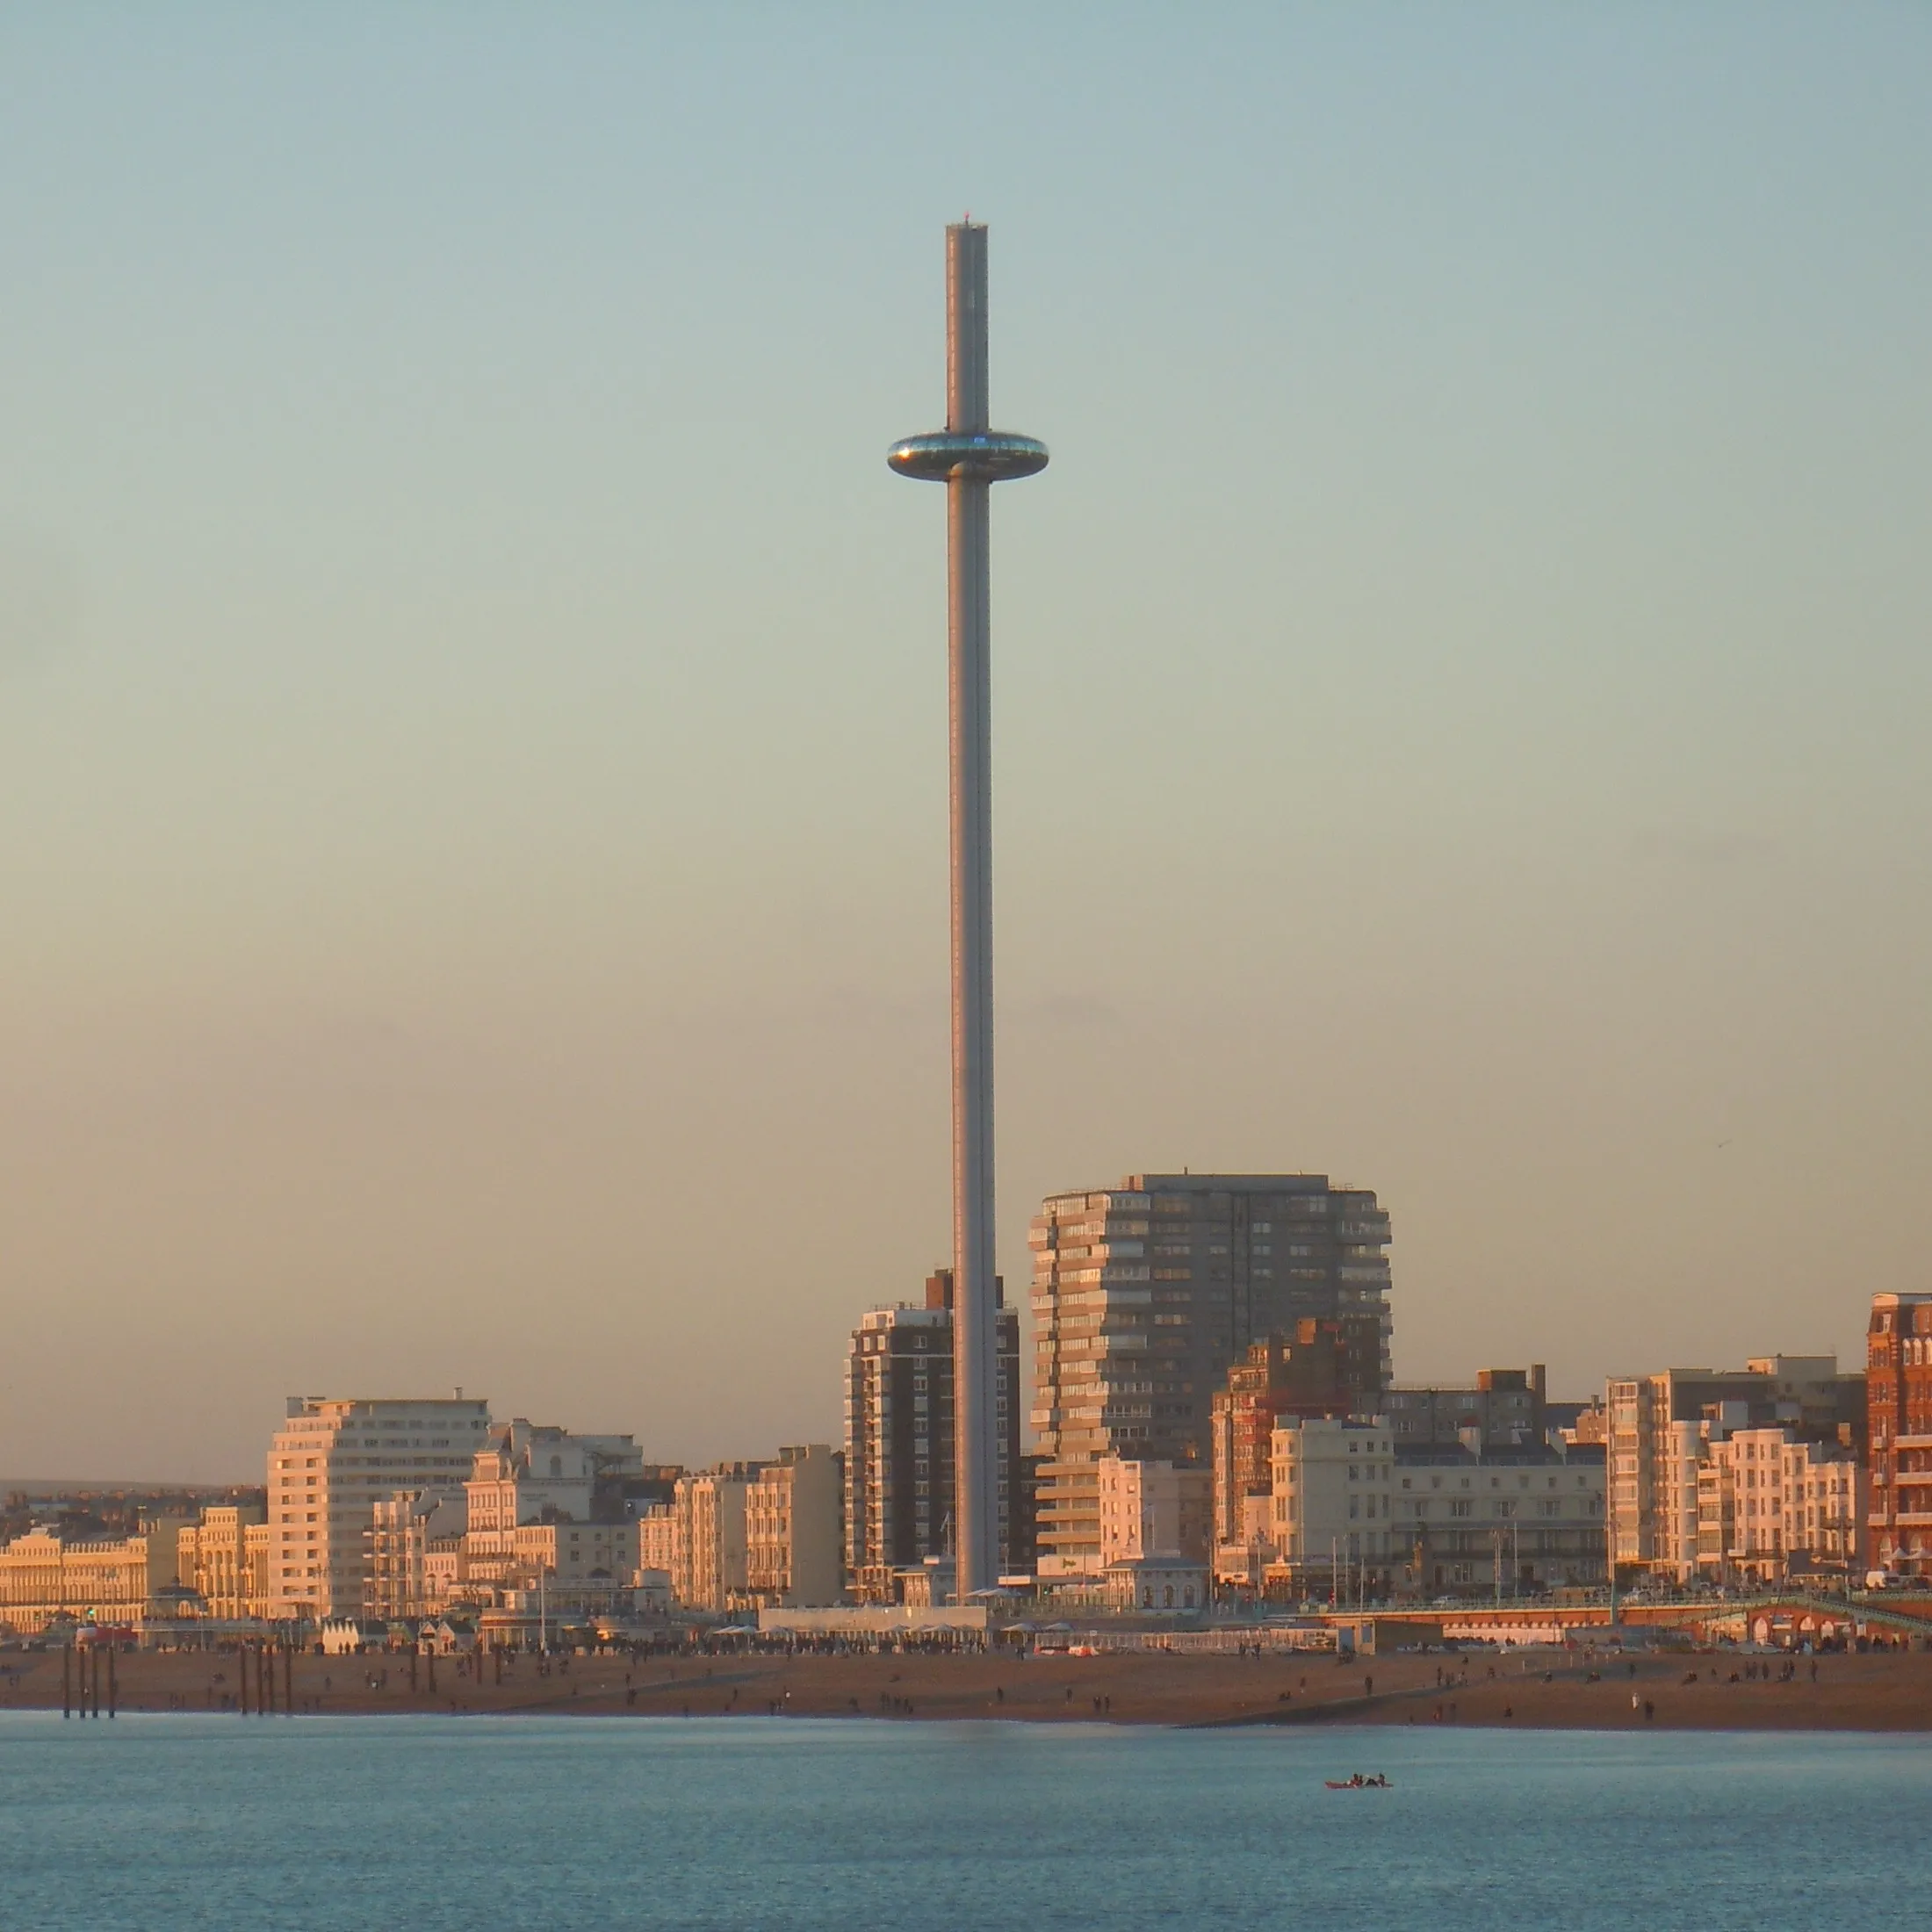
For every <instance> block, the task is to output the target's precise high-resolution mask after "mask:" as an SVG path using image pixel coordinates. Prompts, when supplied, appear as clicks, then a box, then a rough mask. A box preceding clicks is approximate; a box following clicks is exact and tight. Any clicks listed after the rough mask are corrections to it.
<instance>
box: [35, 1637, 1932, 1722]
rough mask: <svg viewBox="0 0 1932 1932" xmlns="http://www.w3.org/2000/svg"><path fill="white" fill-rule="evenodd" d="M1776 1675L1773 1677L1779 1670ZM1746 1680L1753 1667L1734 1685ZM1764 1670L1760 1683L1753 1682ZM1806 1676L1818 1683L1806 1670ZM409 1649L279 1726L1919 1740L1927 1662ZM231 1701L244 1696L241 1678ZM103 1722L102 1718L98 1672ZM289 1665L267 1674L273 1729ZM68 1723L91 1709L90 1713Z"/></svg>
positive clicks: (199, 1679)
mask: <svg viewBox="0 0 1932 1932" xmlns="http://www.w3.org/2000/svg"><path fill="white" fill-rule="evenodd" d="M61 1661H62V1660H61V1654H60V1653H58V1652H46V1651H42V1652H25V1653H19V1652H7V1653H0V1711H9V1710H19V1711H26V1710H39V1711H54V1712H58V1711H59V1710H60V1708H61ZM240 1662H241V1660H240V1659H239V1658H238V1657H237V1656H236V1655H235V1654H233V1653H228V1654H220V1653H215V1654H210V1653H207V1652H194V1651H187V1652H179V1651H177V1652H147V1653H143V1652H133V1653H128V1654H123V1655H119V1656H118V1657H117V1658H116V1659H115V1669H114V1677H115V1687H116V1691H117V1700H116V1701H117V1705H118V1710H119V1713H120V1714H124V1715H127V1716H136V1715H169V1714H176V1715H179V1714H200V1715H205V1716H206V1715H213V1716H223V1717H226V1718H228V1719H231V1720H232V1719H236V1718H239V1717H241V1715H242V1713H241V1711H240V1709H239V1708H238V1706H237V1703H236V1697H237V1692H238V1690H239V1688H240V1683H241V1676H240ZM1788 1666H1789V1667H1791V1669H1792V1670H1793V1675H1792V1676H1791V1677H1790V1678H1789V1679H1786V1678H1784V1677H1783V1676H1782V1675H1781V1674H1782V1673H1783V1672H1784V1669H1786V1668H1787V1667H1788ZM1747 1670H1748V1671H1749V1672H1750V1673H1751V1675H1749V1676H1746V1675H1745V1673H1746V1672H1747ZM1761 1670H1762V1672H1763V1676H1759V1675H1758V1672H1759V1671H1761ZM1814 1670H1815V1672H1816V1676H1815V1677H1814V1676H1813V1671H1814ZM416 1675H417V1681H416V1684H415V1688H414V1689H412V1688H411V1687H410V1683H409V1658H408V1656H407V1654H394V1653H390V1654H381V1655H375V1656H348V1657H319V1656H314V1655H308V1654H305V1655H302V1656H299V1657H297V1658H296V1659H294V1661H293V1669H292V1690H293V1693H294V1703H295V1710H294V1712H293V1713H292V1714H293V1715H294V1716H297V1717H302V1716H324V1717H356V1716H368V1715H377V1714H381V1715H393V1716H401V1715H410V1714H422V1715H425V1716H440V1717H463V1716H484V1715H494V1716H502V1717H520V1716H530V1717H607V1718H624V1717H657V1718H671V1719H678V1718H685V1717H689V1718H718V1717H759V1716H761V1717H768V1718H779V1717H813V1718H825V1719H833V1718H838V1719H853V1718H865V1719H871V1720H875V1721H889V1722H895V1723H909V1722H921V1721H930V1720H955V1721H957V1720H978V1721H992V1722H1006V1723H1035V1724H1053V1723H1074V1722H1078V1723H1108V1724H1114V1725H1120V1726H1135V1725H1146V1726H1154V1727H1163V1728H1176V1729H1182V1728H1192V1729H1233V1728H1243V1727H1248V1728H1259V1727H1269V1726H1276V1727H1308V1726H1329V1727H1336V1728H1348V1729H1351V1730H1358V1729H1368V1728H1373V1727H1385V1726H1389V1725H1396V1726H1401V1727H1409V1726H1411V1725H1417V1726H1428V1727H1451V1728H1455V1727H1461V1728H1465V1729H1467V1728H1471V1727H1474V1728H1479V1729H1516V1730H1539V1731H1592V1732H1606V1733H1608V1732H1631V1731H1646V1730H1710V1731H1727V1732H1736V1731H1834V1732H1843V1733H1853V1734H1856V1733H1867V1734H1877V1733H1887V1732H1895V1733H1907V1734H1909V1733H1919V1732H1932V1654H1926V1653H1923V1652H1918V1653H1914V1652H1902V1651H1886V1652H1872V1653H1869V1654H1864V1655H1858V1654H1830V1655H1827V1656H1823V1657H1818V1658H1811V1657H1804V1656H1789V1657H1787V1656H1785V1655H1783V1654H1777V1653H1763V1654H1755V1653H1745V1652H1741V1651H1725V1650H1714V1651H1713V1650H1705V1651H1697V1652H1678V1653H1672V1654H1668V1655H1661V1656H1644V1657H1641V1658H1637V1659H1629V1658H1623V1657H1618V1656H1615V1655H1614V1654H1611V1655H1603V1656H1590V1655H1588V1654H1585V1655H1583V1656H1581V1657H1580V1656H1578V1655H1577V1654H1575V1653H1570V1652H1561V1651H1556V1650H1543V1651H1538V1650H1522V1651H1512V1652H1504V1653H1502V1654H1493V1653H1487V1652H1463V1653H1461V1654H1441V1653H1434V1654H1426V1655H1424V1654H1414V1653H1407V1654H1398V1655H1394V1656H1387V1657H1363V1658H1359V1659H1357V1660H1355V1661H1353V1662H1346V1663H1338V1662H1337V1661H1336V1660H1335V1659H1334V1657H1333V1656H1332V1655H1330V1654H1316V1653H1311V1654H1295V1653H1282V1654H1269V1655H1264V1656H1259V1657H1254V1656H1250V1657H1231V1656H1227V1655H1225V1654H1215V1655H1202V1656H1185V1655H1183V1656H1176V1655H1173V1654H1167V1653H1158V1652H1103V1653H1102V1654H1099V1655H1097V1656H1092V1657H1072V1656H1068V1655H1064V1654H1044V1655H1040V1656H1034V1657H1031V1658H1027V1659H1025V1660H1021V1659H1020V1658H1018V1657H1016V1656H1013V1655H993V1656H986V1655H981V1654H964V1655H949V1654H937V1653H935V1654H928V1653H925V1652H920V1651H910V1652H905V1653H897V1652H881V1653H876V1654H854V1655H844V1656H839V1655H821V1654H816V1653H809V1652H808V1653H803V1654H796V1655H789V1656H788V1655H785V1654H764V1653H752V1654H741V1655H727V1656H716V1657H709V1658H707V1657H703V1656H686V1655H679V1656H675V1657H663V1656H659V1657H646V1658H641V1659H636V1660H632V1659H627V1658H625V1657H624V1656H621V1655H609V1656H595V1655H592V1656H576V1657H573V1658H570V1659H567V1660H565V1659H556V1660H551V1662H549V1663H548V1664H547V1665H546V1664H544V1662H542V1661H540V1660H538V1659H536V1658H533V1657H527V1656H520V1657H518V1658H516V1659H515V1661H514V1662H510V1663H509V1664H508V1666H507V1667H506V1669H505V1671H504V1676H503V1679H502V1681H501V1683H498V1682H496V1681H495V1676H494V1664H493V1663H486V1664H484V1665H483V1667H482V1669H480V1670H479V1672H478V1673H477V1675H476V1676H474V1677H472V1676H471V1674H470V1669H469V1667H468V1663H467V1661H466V1660H462V1659H457V1658H450V1657H442V1658H438V1659H436V1669H435V1671H434V1673H433V1683H432V1673H431V1671H430V1669H429V1660H428V1659H427V1658H419V1659H418V1660H417V1674H416ZM248 1676H249V1689H250V1691H251V1698H250V1702H251V1704H252V1703H253V1702H254V1698H255V1696H256V1695H258V1694H259V1686H258V1683H257V1680H256V1672H255V1670H254V1669H253V1668H252V1667H251V1668H250V1669H249V1673H248ZM102 1686H103V1689H102V1697H103V1709H102V1713H101V1716H102V1719H104V1720H105V1719H106V1717H107V1712H106V1707H105V1700H106V1673H105V1669H104V1671H103V1674H102ZM290 1687H291V1677H290V1676H289V1675H288V1674H286V1673H285V1669H282V1668H278V1669H277V1670H276V1671H275V1673H274V1697H273V1707H272V1709H271V1710H270V1711H269V1712H262V1713H257V1712H253V1711H251V1712H250V1713H249V1717H250V1720H256V1719H258V1717H260V1716H266V1717H269V1718H272V1719H282V1720H284V1721H286V1720H287V1718H288V1716H289V1715H290V1713H289V1712H286V1711H285V1708H284V1704H285V1696H286V1692H287V1691H288V1689H289V1688H290ZM78 1721H82V1722H91V1721H96V1720H95V1719H91V1718H88V1719H78Z"/></svg>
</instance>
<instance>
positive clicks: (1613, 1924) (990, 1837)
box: [0, 1712, 1932, 1932]
mask: <svg viewBox="0 0 1932 1932" xmlns="http://www.w3.org/2000/svg"><path fill="white" fill-rule="evenodd" d="M1354 1771H1361V1772H1364V1773H1381V1775H1383V1776H1385V1777H1388V1780H1389V1788H1388V1789H1387V1790H1370V1791H1330V1790H1329V1789H1328V1788H1327V1781H1328V1780H1329V1779H1330V1778H1345V1777H1348V1776H1349V1775H1350V1774H1351V1773H1352V1772H1354ZM1928 1820H1932V1745H1928V1742H1926V1741H1921V1740H1920V1739H1917V1738H1913V1737H1903V1736H1900V1737H1874V1736H1863V1735H1856V1736H1855V1735H1849V1734H1822V1735H1820V1734H1802V1735H1800V1734H1789V1733H1784V1734H1778V1733H1764V1732H1758V1733H1726V1732H1662V1733H1653V1732H1646V1733H1644V1734H1621V1733H1618V1734H1592V1733H1589V1732H1504V1731H1499V1730H1487V1731H1475V1730H1472V1731H1467V1732H1456V1731H1453V1730H1445V1729H1438V1728H1437V1727H1433V1726H1431V1727H1429V1728H1428V1729H1426V1730H1423V1729H1419V1728H1417V1729H1410V1728H1409V1727H1402V1728H1401V1729H1389V1728H1381V1727H1377V1728H1360V1729H1349V1728H1342V1727H1319V1728H1315V1727H1308V1728H1303V1727H1279V1728H1277V1727H1252V1728H1243V1729H1233V1730H1199V1731H1190V1730H1154V1729H1148V1728H1142V1727H1126V1726H1121V1727H1107V1726H1099V1725H1085V1724H1080V1725H1075V1724H1068V1725H1041V1724H1031V1725H1029V1724H996V1723H970V1724H948V1723H937V1722H925V1721H905V1722H897V1723H895V1722H893V1721H891V1720H887V1719H853V1720H838V1719H784V1718H778V1719H768V1718H749V1717H747V1718H728V1719H727V1718H719V1719H689V1720H686V1719H675V1718H672V1719H656V1718H652V1719H637V1718H624V1719H596V1718H580V1719H530V1718H491V1717H470V1718H465V1717H458V1718H434V1717H420V1716H411V1717H393V1718H392V1717H358V1718H341V1719H334V1718H301V1719H240V1718H235V1717H227V1718H223V1717H219V1716H205V1715H192V1716H160V1715H140V1714H129V1713H123V1714H122V1715H121V1716H120V1717H119V1718H118V1719H113V1720H112V1721H109V1720H105V1719H102V1720H95V1721H90V1722H85V1723H83V1722H81V1721H79V1720H77V1719H76V1720H73V1721H69V1722H64V1723H63V1721H62V1720H61V1718H60V1716H59V1715H58V1714H57V1713H56V1714H54V1715H51V1716H50V1715H46V1714H42V1713H40V1712H7V1713H4V1714H0V1928H4V1932H123V1928H126V1932H174V1928H184V1932H185V1928H194V1932H209V1928H217V1932H255V1928H288V1932H338V1928H340V1932H375V1928H381V1932H445V1928H448V1932H456V1928H462V1932H479V1928H490V1932H496V1928H503V1932H509V1928H515V1932H613V1928H627V1927H650V1928H660V1927H663V1928H673V1927H675V1928H693V1932H696V1928H706V1932H710V1928H732V1932H737V1928H760V1932H766V1928H769V1932H816V1928H828V1932H830V1928H837V1932H861V1928H898V1927H907V1928H928V1927H930V1928H948V1932H1010V1928H1026V1932H1031V1928H1082V1932H1085V1928H1094V1932H1139V1928H1152V1927H1161V1928H1177V1927H1179V1928H1194V1927H1200V1928H1220V1927H1232V1928H1275V1927H1280V1928H1295V1932H1342V1928H1356V1927H1361V1928H1374V1932H1409V1928H1418V1932H1421V1928H1425V1932H1503V1928H1517V1927H1522V1928H1532V1927H1534V1928H1563V1932H1597V1928H1604V1932H1609V1928H1617V1932H1623V1928H1643V1932H1677V1928H1699V1932H1728V1928H1753V1932H1756V1928H1792V1932H1800V1928H1802V1932H1824V1928H1829V1932H1866V1928H1880V1927H1884V1928H1892V1927H1904V1926H1912V1927H1924V1926H1926V1925H1928V1923H1932V1904H1928V1879H1932V1853H1928V1849H1927V1845H1928V1839H1927V1830H1928Z"/></svg>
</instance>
